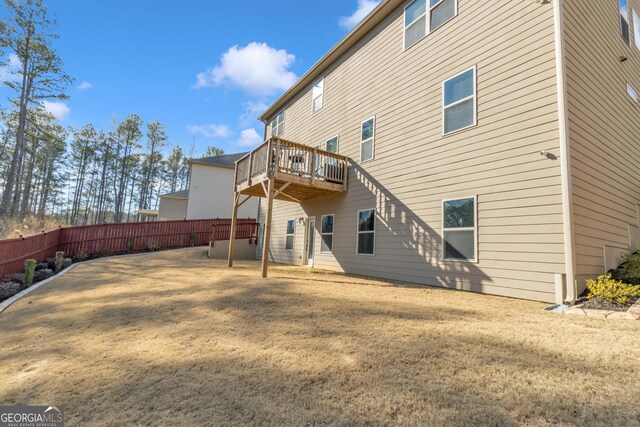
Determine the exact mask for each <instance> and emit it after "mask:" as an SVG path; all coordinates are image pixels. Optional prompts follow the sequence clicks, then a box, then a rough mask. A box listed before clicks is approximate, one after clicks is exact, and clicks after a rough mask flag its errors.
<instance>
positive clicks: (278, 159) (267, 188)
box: [229, 138, 349, 277]
mask: <svg viewBox="0 0 640 427" xmlns="http://www.w3.org/2000/svg"><path fill="white" fill-rule="evenodd" d="M348 167H349V159H348V158H347V157H345V156H341V155H339V154H334V153H330V152H328V151H324V150H320V149H318V148H313V147H309V146H307V145H303V144H298V143H295V142H291V141H286V140H284V139H281V138H271V139H269V140H268V141H266V142H265V143H264V144H262V145H261V146H259V147H258V148H256V149H255V150H253V151H252V152H251V153H249V154H247V155H246V156H245V157H243V158H242V159H240V160H238V161H237V162H236V172H235V188H234V195H233V217H232V225H231V233H232V234H231V238H230V242H229V267H233V252H234V242H235V222H236V220H237V217H238V208H239V207H240V206H241V205H242V204H243V203H244V202H246V201H247V200H249V199H250V198H251V197H264V198H266V199H267V208H266V218H265V223H264V239H263V243H262V277H267V269H268V265H269V244H270V239H271V218H272V217H273V201H274V200H285V201H288V202H294V203H303V202H306V201H309V200H314V199H318V198H321V197H329V196H332V195H338V194H342V193H345V192H346V191H347V176H348ZM243 195H244V196H245V197H244V199H242V197H241V196H243Z"/></svg>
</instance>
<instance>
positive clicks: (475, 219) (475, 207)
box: [440, 195, 479, 264]
mask: <svg viewBox="0 0 640 427" xmlns="http://www.w3.org/2000/svg"><path fill="white" fill-rule="evenodd" d="M464 199H473V211H474V212H473V228H471V227H464V228H447V229H445V228H444V204H445V202H452V201H455V200H464ZM440 210H441V215H442V219H441V222H440V227H441V228H440V229H441V230H442V236H441V238H440V247H441V254H440V259H441V260H442V261H444V262H462V263H470V264H477V263H478V258H479V257H478V196H477V195H473V196H461V197H453V198H451V199H442V201H441V202H440ZM449 230H455V231H471V230H473V231H474V233H473V239H474V241H473V244H474V255H475V257H474V259H456V258H446V253H447V248H446V246H445V245H446V239H445V237H444V236H445V231H449Z"/></svg>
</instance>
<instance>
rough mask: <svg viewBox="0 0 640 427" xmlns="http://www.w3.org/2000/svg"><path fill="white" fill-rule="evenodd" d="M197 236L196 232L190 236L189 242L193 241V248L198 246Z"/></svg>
mask: <svg viewBox="0 0 640 427" xmlns="http://www.w3.org/2000/svg"><path fill="white" fill-rule="evenodd" d="M197 237H198V236H197V235H196V232H195V231H192V232H191V236H189V240H190V241H191V247H193V246H195V245H196V239H197Z"/></svg>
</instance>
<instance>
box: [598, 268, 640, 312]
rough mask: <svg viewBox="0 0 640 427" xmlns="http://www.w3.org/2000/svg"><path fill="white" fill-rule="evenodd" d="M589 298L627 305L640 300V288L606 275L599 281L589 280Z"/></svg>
mask: <svg viewBox="0 0 640 427" xmlns="http://www.w3.org/2000/svg"><path fill="white" fill-rule="evenodd" d="M587 289H589V294H588V295H587V298H589V299H594V298H598V299H601V300H604V301H608V302H610V303H613V304H619V305H627V304H630V303H632V302H634V301H635V300H637V299H638V298H640V286H636V285H629V284H626V283H623V282H621V281H619V280H615V279H613V278H612V277H611V274H604V275H602V276H599V277H598V279H596V280H594V279H589V280H587Z"/></svg>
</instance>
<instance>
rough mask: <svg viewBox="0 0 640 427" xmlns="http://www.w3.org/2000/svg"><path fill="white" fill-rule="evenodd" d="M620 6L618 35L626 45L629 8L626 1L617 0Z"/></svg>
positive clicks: (628, 40) (628, 41) (627, 40)
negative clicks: (620, 35)
mask: <svg viewBox="0 0 640 427" xmlns="http://www.w3.org/2000/svg"><path fill="white" fill-rule="evenodd" d="M618 5H619V6H620V34H622V38H623V39H624V41H625V42H627V44H629V43H630V39H629V6H628V5H627V0H618Z"/></svg>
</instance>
